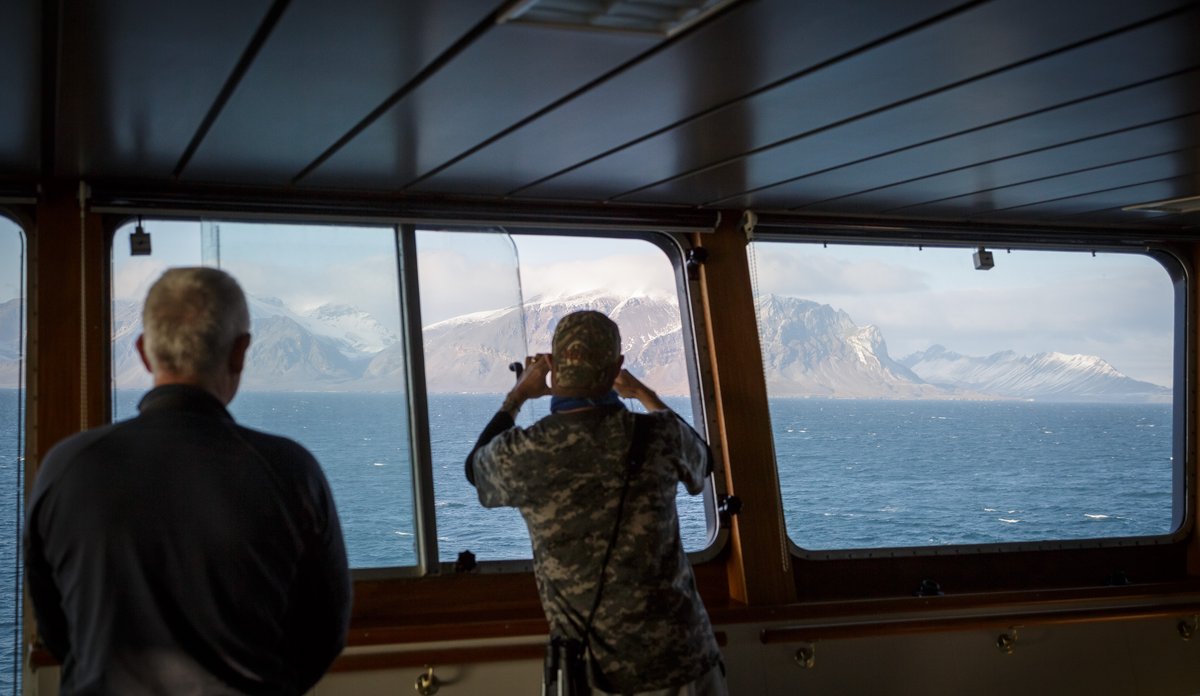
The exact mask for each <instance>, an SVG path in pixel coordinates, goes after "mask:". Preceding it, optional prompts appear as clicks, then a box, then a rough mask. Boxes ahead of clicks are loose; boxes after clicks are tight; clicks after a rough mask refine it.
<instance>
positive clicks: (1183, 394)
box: [747, 229, 1197, 565]
mask: <svg viewBox="0 0 1200 696" xmlns="http://www.w3.org/2000/svg"><path fill="white" fill-rule="evenodd" d="M889 231H891V232H893V233H894V232H895V231H894V230H889ZM920 232H924V233H925V234H926V235H927V236H922V234H919V233H920ZM946 237H951V238H949V239H948V238H946ZM953 237H955V235H953V234H951V235H946V236H936V235H934V234H930V233H929V231H922V230H917V231H916V233H914V234H910V235H904V236H893V237H884V236H877V235H871V234H861V233H850V234H847V233H844V232H843V233H834V234H829V233H825V234H822V233H820V232H814V231H812V230H803V229H797V230H796V231H787V232H783V231H775V230H772V231H768V232H755V233H753V234H751V235H750V236H749V242H750V244H753V243H754V242H769V243H790V244H813V245H839V246H880V247H909V248H911V247H917V248H923V247H937V248H953V249H961V250H962V251H963V252H964V253H967V252H970V251H972V250H974V249H977V248H980V247H989V248H994V249H1006V250H1018V249H1019V250H1022V251H1058V252H1069V253H1080V254H1083V253H1093V254H1094V253H1097V252H1105V253H1114V254H1129V255H1140V256H1146V257H1148V258H1150V259H1153V260H1154V261H1156V262H1158V263H1159V264H1160V265H1161V266H1162V267H1163V269H1164V271H1165V272H1166V273H1167V276H1168V279H1169V282H1170V283H1171V285H1172V288H1173V292H1174V306H1173V308H1172V316H1173V319H1174V340H1173V345H1172V354H1173V355H1172V361H1173V375H1174V378H1173V385H1172V402H1171V410H1172V411H1171V413H1172V415H1171V420H1172V444H1171V451H1172V456H1173V466H1172V473H1171V479H1172V508H1173V511H1172V525H1173V529H1172V531H1170V532H1168V533H1165V534H1159V535H1151V536H1137V537H1095V538H1082V539H1061V540H1037V541H1018V542H995V543H986V544H949V545H943V546H933V545H918V546H904V547H880V548H853V549H841V548H838V549H820V550H817V549H807V548H804V547H802V546H800V545H799V544H797V543H796V542H795V541H793V539H792V538H791V536H790V535H789V534H788V533H787V528H786V524H785V525H784V530H783V531H784V535H785V538H786V539H787V544H788V550H789V553H790V555H791V556H792V557H793V558H795V559H798V560H800V561H802V562H804V563H805V565H810V562H811V563H812V564H821V563H828V564H830V565H832V564H834V563H837V564H838V565H841V564H842V563H843V562H849V563H851V564H852V565H853V564H854V563H855V562H856V561H859V562H864V563H869V564H870V565H875V564H876V563H877V562H880V561H881V559H892V560H894V561H896V562H901V561H904V559H910V561H915V562H917V563H920V562H921V560H922V559H940V558H959V557H962V556H981V557H982V556H990V555H1000V554H1005V555H1009V556H1011V555H1012V554H1042V553H1045V552H1057V551H1084V550H1086V551H1089V552H1091V551H1095V550H1104V549H1126V548H1138V549H1143V548H1145V547H1171V546H1178V545H1179V544H1180V543H1181V542H1183V541H1185V540H1186V539H1187V538H1188V537H1189V536H1190V535H1191V533H1192V527H1193V526H1194V524H1195V516H1196V510H1195V506H1196V504H1197V503H1196V502H1195V501H1196V482H1195V480H1194V478H1195V474H1194V473H1193V471H1194V469H1195V456H1196V455H1195V443H1194V442H1193V440H1194V435H1193V433H1192V428H1190V427H1189V424H1190V423H1192V422H1193V421H1194V418H1195V408H1196V405H1195V404H1194V403H1193V402H1192V400H1190V399H1189V398H1188V396H1189V394H1190V393H1191V390H1192V386H1193V384H1194V383H1195V379H1196V378H1195V375H1194V374H1193V373H1194V368H1193V367H1192V366H1190V365H1189V364H1188V351H1189V348H1190V347H1191V346H1192V344H1193V342H1194V341H1195V340H1196V339H1195V337H1194V336H1193V333H1194V327H1193V326H1192V325H1191V321H1190V318H1189V317H1190V315H1189V311H1190V310H1189V305H1190V303H1191V302H1192V294H1193V293H1195V292H1196V288H1195V281H1194V271H1193V266H1192V263H1191V261H1190V258H1189V257H1188V256H1187V255H1186V254H1184V253H1181V252H1179V251H1177V250H1176V249H1175V248H1173V247H1171V246H1169V245H1166V244H1148V243H1146V242H1145V241H1138V242H1131V243H1121V242H1118V241H1114V240H1111V239H1110V240H1106V241H1104V242H1101V243H1088V242H1079V243H1073V244H1065V243H1056V244H1048V243H1044V242H1037V241H1032V242H1031V241H1030V240H1029V239H1025V238H1018V237H1010V236H1002V235H990V236H988V237H987V238H986V239H984V240H979V239H978V238H976V241H971V242H968V241H965V240H963V239H957V238H953ZM751 248H752V247H750V246H749V245H748V247H747V254H748V256H749V254H750V253H751V251H750V250H751ZM747 262H748V263H750V264H751V266H753V264H752V262H751V261H750V259H749V258H748V260H747ZM751 272H752V273H753V272H754V270H753V267H752V268H751ZM768 411H769V404H768ZM772 441H773V442H774V435H773V436H772ZM775 467H776V471H777V472H778V467H779V464H778V461H776V462H775ZM781 499H782V493H781Z"/></svg>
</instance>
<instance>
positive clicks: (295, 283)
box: [112, 221, 416, 568]
mask: <svg viewBox="0 0 1200 696" xmlns="http://www.w3.org/2000/svg"><path fill="white" fill-rule="evenodd" d="M145 228H146V231H147V232H149V233H150V235H151V245H152V253H151V254H150V255H149V256H130V255H129V242H128V235H129V233H130V232H131V231H132V229H133V226H132V225H130V226H127V227H125V228H123V229H121V230H119V231H118V232H117V234H116V237H115V238H114V241H113V322H112V323H113V361H114V365H113V376H114V409H113V413H114V418H116V419H120V418H128V417H131V416H133V415H135V414H136V407H137V402H138V400H139V399H140V397H141V395H142V394H143V393H144V392H145V390H146V389H147V388H148V387H149V385H150V378H149V375H148V374H147V372H146V370H145V368H144V367H142V365H141V363H140V361H139V359H138V356H137V353H136V349H135V348H134V341H135V340H136V338H137V336H138V335H139V334H140V333H141V316H140V315H141V306H142V303H143V301H144V299H145V296H146V293H147V291H148V290H149V287H150V285H151V284H152V283H153V282H154V281H155V280H156V279H157V278H158V276H159V275H160V274H161V273H162V271H163V270H165V269H166V268H167V267H170V266H182V265H201V264H204V265H212V266H219V267H221V268H223V269H224V270H226V271H228V272H229V273H231V274H232V275H233V276H234V277H235V278H237V280H238V282H239V283H240V284H241V285H242V288H243V290H244V291H245V292H246V295H247V299H248V301H249V304H250V315H251V332H252V339H251V347H250V351H249V353H248V354H247V365H246V370H245V373H244V375H243V378H242V384H241V388H240V390H239V392H238V395H237V396H236V398H235V399H234V400H233V402H232V403H231V404H230V407H229V408H230V412H231V413H232V414H233V416H234V418H235V419H237V420H238V422H240V423H241V424H243V425H246V426H249V427H252V428H258V429H262V430H266V431H269V432H273V433H278V434H281V435H286V436H288V437H291V438H293V439H295V440H297V441H298V442H300V443H301V444H303V445H304V446H305V447H307V448H308V449H309V450H310V451H312V452H313V454H314V455H315V456H316V458H317V460H318V461H320V462H321V465H322V467H323V468H324V470H325V474H326V476H327V477H328V479H329V482H330V485H331V487H332V489H333V494H334V498H335V500H336V503H337V506H338V512H339V515H340V517H341V520H342V526H343V529H344V533H345V536H346V546H347V552H348V554H349V557H350V564H351V566H352V567H355V568H373V567H392V566H411V565H414V564H415V562H416V537H415V532H414V516H413V496H412V476H411V467H410V454H409V453H410V451H411V447H410V445H409V428H408V425H407V424H408V417H407V397H406V391H405V385H406V366H405V353H404V349H403V342H402V341H401V338H400V337H401V326H400V306H399V298H400V290H399V272H398V258H397V246H396V240H395V233H394V230H393V229H392V228H383V227H333V226H315V225H314V226H308V225H281V224H248V223H224V222H222V223H213V222H164V221H154V222H147V223H146V224H145Z"/></svg>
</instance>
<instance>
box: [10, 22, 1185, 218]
mask: <svg viewBox="0 0 1200 696" xmlns="http://www.w3.org/2000/svg"><path fill="white" fill-rule="evenodd" d="M506 4H507V3H501V2H499V0H403V1H401V0H345V1H342V2H330V1H329V0H290V1H289V0H274V1H272V0H191V1H186V2H185V1H175V0H171V1H164V0H90V1H89V0H58V1H57V2H56V1H53V0H50V1H47V2H39V1H38V0H4V20H5V21H4V22H2V23H0V61H2V62H3V65H4V66H5V68H4V70H3V71H0V104H3V105H4V108H3V109H0V186H2V187H8V188H9V189H11V190H17V189H19V188H20V187H22V186H25V187H31V186H33V185H36V184H37V183H38V182H39V181H44V180H46V179H58V180H67V181H71V180H74V179H78V178H81V179H84V180H86V181H89V182H101V183H102V182H106V181H118V180H119V181H126V182H127V181H137V182H144V183H145V184H146V185H148V186H149V185H152V184H153V185H166V186H171V187H175V188H177V189H181V190H187V189H188V187H196V188H201V187H203V186H207V185H222V186H253V187H259V188H265V189H274V188H278V189H280V190H281V191H286V192H288V194H289V195H292V196H295V195H299V194H304V193H305V192H309V191H316V190H321V191H322V192H327V191H328V190H331V189H332V190H347V191H354V192H360V193H371V194H386V195H389V196H397V197H401V198H408V199H414V200H419V199H421V198H429V199H434V198H440V199H444V198H445V197H447V196H452V197H466V198H472V199H474V198H481V199H484V200H489V201H500V200H504V201H529V202H531V203H533V202H544V201H554V202H555V203H556V204H558V203H572V204H574V203H579V204H588V205H596V204H604V205H606V206H610V207H616V206H620V205H621V204H637V205H639V206H688V207H691V208H695V207H700V208H718V209H735V210H736V209H743V208H750V209H753V210H755V211H763V212H768V211H776V212H784V211H789V212H794V213H805V214H813V215H826V216H859V215H866V216H873V217H879V218H889V219H903V218H909V217H911V218H920V219H925V220H945V221H951V220H953V221H959V222H961V221H967V222H981V223H993V222H996V223H1005V224H1011V223H1018V224H1032V223H1037V224H1044V225H1068V226H1074V225H1098V226H1106V227H1111V226H1116V227H1129V228H1145V227H1149V226H1163V227H1166V228H1171V229H1173V230H1174V231H1176V232H1179V231H1187V230H1188V229H1190V228H1191V227H1193V226H1195V225H1196V224H1197V223H1198V222H1200V214H1198V213H1190V214H1184V215H1179V214H1175V215H1169V214H1161V213H1148V212H1141V211H1125V210H1122V208H1124V207H1126V206H1130V205H1135V204H1142V203H1147V202H1151V201H1159V200H1163V199H1172V198H1180V197H1188V196H1196V195H1198V194H1200V167H1198V165H1200V113H1198V110H1200V7H1198V5H1197V3H1193V2H1178V1H1176V0H1138V1H1136V2H1132V1H1130V0H1078V1H1076V0H993V1H991V2H965V3H964V2H955V1H952V0H922V1H920V2H917V1H904V2H898V1H897V0H855V1H845V2H825V1H817V0H744V1H743V2H738V3H734V4H733V5H732V6H731V7H729V8H727V9H724V10H721V11H719V12H717V13H715V14H713V15H710V16H709V17H708V18H707V19H706V20H705V21H703V22H702V23H700V24H698V25H695V26H693V27H692V28H690V29H687V30H685V31H683V32H680V33H677V34H675V35H673V36H671V37H670V38H664V37H661V36H657V35H655V36H651V35H639V34H629V33H615V32H601V31H585V30H573V29H565V28H549V27H544V26H531V25H524V24H514V23H506V24H497V22H496V17H498V16H499V15H500V13H501V11H502V10H503V9H504V8H505V6H506Z"/></svg>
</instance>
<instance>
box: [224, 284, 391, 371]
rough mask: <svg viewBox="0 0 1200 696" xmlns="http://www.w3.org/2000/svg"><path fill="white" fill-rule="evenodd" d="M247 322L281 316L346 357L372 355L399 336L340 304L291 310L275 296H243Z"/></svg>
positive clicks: (375, 321)
mask: <svg viewBox="0 0 1200 696" xmlns="http://www.w3.org/2000/svg"><path fill="white" fill-rule="evenodd" d="M246 300H247V304H248V305H249V307H250V323H251V324H257V323H258V322H259V321H261V320H262V319H265V318H268V317H283V318H286V319H289V320H291V321H293V322H295V323H296V324H298V325H300V326H301V327H303V328H304V330H306V331H308V332H309V333H311V334H313V335H315V336H320V337H323V338H328V339H330V340H332V341H333V344H334V345H335V346H336V347H337V349H338V350H339V351H340V352H341V353H342V354H343V355H345V356H346V357H347V358H350V359H354V358H360V357H362V356H363V354H374V353H378V352H379V351H381V350H383V349H384V348H387V347H388V346H390V345H392V344H395V343H397V342H399V340H400V339H399V337H398V336H396V334H394V333H392V332H391V331H390V330H389V329H388V328H387V327H385V326H384V325H383V324H381V323H379V321H378V320H377V319H375V317H373V316H371V315H370V314H368V313H366V312H364V311H362V310H359V309H356V308H354V307H350V306H348V305H341V304H323V305H321V306H319V307H316V308H314V309H311V310H309V311H307V312H302V313H301V312H295V311H293V310H292V309H291V308H289V307H288V306H287V305H285V304H284V303H283V301H282V300H280V299H279V298H276V297H247V298H246Z"/></svg>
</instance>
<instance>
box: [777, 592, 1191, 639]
mask: <svg viewBox="0 0 1200 696" xmlns="http://www.w3.org/2000/svg"><path fill="white" fill-rule="evenodd" d="M1197 613H1200V601H1192V602H1183V603H1180V604H1172V605H1166V606H1156V607H1121V608H1114V609H1079V610H1067V611H1055V612H1046V613H1024V614H1005V615H1000V616H964V617H952V618H946V617H932V618H920V619H909V620H903V621H879V622H870V623H855V624H843V623H827V624H815V625H812V626H790V627H784V628H765V629H763V630H762V631H761V632H760V633H759V640H760V641H761V642H762V643H763V644H764V645H778V644H781V643H808V642H813V641H817V640H845V639H850V638H870V637H878V636H895V635H909V634H916V633H944V632H950V631H974V630H981V629H1006V628H1012V627H1018V626H1049V625H1065V624H1081V623H1101V622H1112V621H1135V620H1139V619H1159V618H1165V617H1172V616H1188V615H1194V614H1197Z"/></svg>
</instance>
